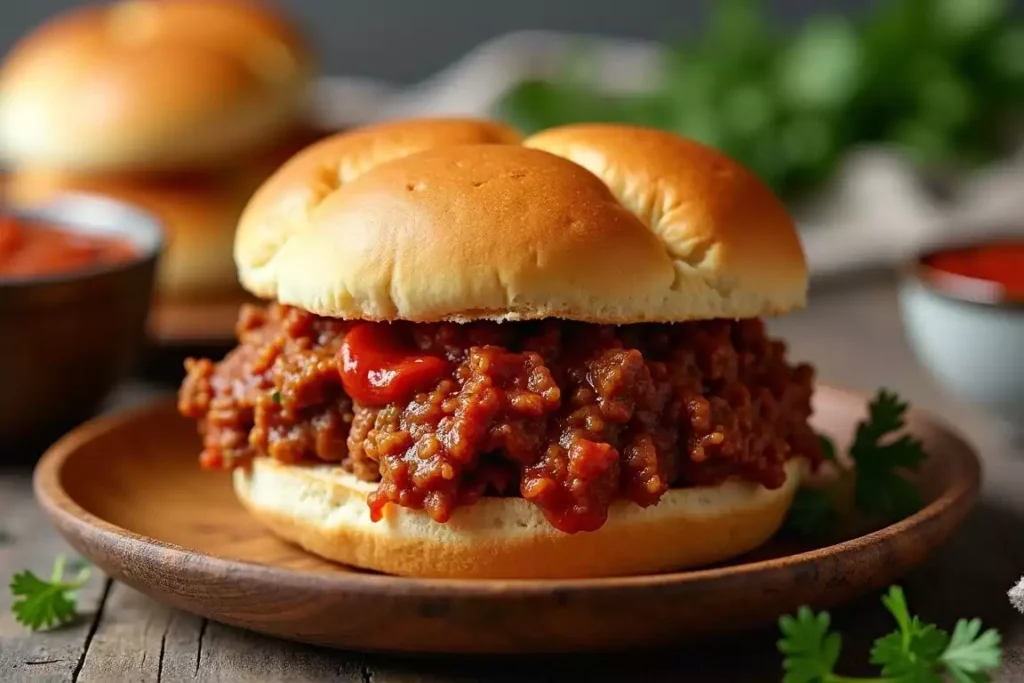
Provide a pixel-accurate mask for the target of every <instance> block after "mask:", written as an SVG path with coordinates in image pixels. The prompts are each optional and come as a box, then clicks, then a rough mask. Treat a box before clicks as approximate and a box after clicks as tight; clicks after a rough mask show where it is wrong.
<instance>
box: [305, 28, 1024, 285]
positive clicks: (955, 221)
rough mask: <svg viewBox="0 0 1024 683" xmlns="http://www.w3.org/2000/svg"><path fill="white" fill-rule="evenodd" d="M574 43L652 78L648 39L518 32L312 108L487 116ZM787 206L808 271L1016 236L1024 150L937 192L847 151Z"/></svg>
mask: <svg viewBox="0 0 1024 683" xmlns="http://www.w3.org/2000/svg"><path fill="white" fill-rule="evenodd" d="M579 46H586V47H587V48H588V49H589V50H591V52H590V54H592V55H593V57H594V60H595V61H594V63H593V64H592V65H591V66H592V68H593V72H594V73H596V74H599V80H598V83H599V85H600V87H602V88H605V89H607V90H608V91H614V92H627V91H642V90H644V89H647V88H649V87H650V86H651V84H652V83H653V82H654V79H655V77H656V71H657V64H658V51H657V46H656V45H655V44H653V43H648V42H642V41H630V40H610V39H607V38H599V37H595V36H582V35H573V34H562V33H550V32H536V31H531V32H517V33H510V34H507V35H505V36H502V37H499V38H496V39H494V40H492V41H490V42H487V43H484V44H483V45H481V46H479V47H478V48H476V49H474V50H472V51H471V52H470V53H469V54H467V55H466V56H465V57H463V58H462V59H460V60H459V61H457V62H456V63H454V64H452V65H451V66H449V67H447V68H446V69H444V70H442V71H441V72H439V73H437V74H435V75H433V76H431V77H430V78H427V79H426V80H424V81H423V82H421V83H418V84H415V85H413V86H410V87H404V88H403V87H397V86H395V85H393V84H388V83H383V82H380V81H372V80H367V79H359V78H347V77H340V78H328V79H324V80H323V81H322V82H321V83H320V84H319V85H318V88H317V92H316V108H315V110H316V111H317V112H318V117H319V118H320V120H321V122H322V123H324V124H326V125H329V126H341V127H343V126H351V125H359V124H363V123H368V122H372V121H378V120H385V119H392V118H400V117H405V116H427V115H466V116H488V115H490V114H492V113H493V108H494V106H495V105H496V103H497V102H498V101H499V99H500V98H501V97H502V95H504V94H505V93H506V92H507V91H508V90H509V89H510V88H511V87H513V86H514V85H515V84H516V83H518V82H520V81H521V80H523V79H526V78H545V77H551V76H554V75H556V74H557V73H558V72H559V69H560V68H561V66H562V65H563V64H564V61H565V59H566V58H567V57H568V55H569V54H570V53H571V51H572V50H575V49H577V48H578V47H579ZM793 211H794V214H795V215H796V216H797V222H798V223H799V225H800V228H801V234H802V236H803V240H804V246H805V249H806V250H807V255H808V260H809V263H810V268H811V273H812V275H815V276H823V275H824V276H828V275H834V274H841V273H846V272H850V271H857V270H860V269H864V268H873V267H885V266H891V265H895V264H897V263H899V262H901V261H903V260H904V259H906V258H908V257H909V256H910V255H912V254H914V253H917V252H920V251H921V250H924V249H928V248H932V247H934V246H938V245H942V244H947V243H960V242H970V241H973V240H980V239H984V238H989V237H994V236H1006V235H1024V158H1022V156H1018V157H1015V158H1012V159H1007V160H1006V161H1005V162H1004V163H1001V164H998V165H995V166H993V167H990V168H986V169H983V170H981V171H979V172H977V173H975V174H974V175H972V176H970V177H968V178H965V179H963V180H962V181H961V182H960V183H959V184H958V185H957V186H955V187H953V188H952V193H951V196H950V197H947V198H944V199H941V200H940V199H938V198H937V197H935V196H934V193H932V192H929V191H928V190H927V189H926V187H925V185H924V183H923V182H922V181H921V179H920V178H919V177H918V175H917V174H916V173H915V171H914V170H913V169H912V168H911V167H910V166H909V165H908V164H907V163H906V162H905V161H904V160H903V159H901V158H900V157H899V156H898V155H896V154H894V153H893V152H891V151H889V150H886V149H864V150H860V151H858V152H856V153H853V154H850V155H849V156H848V158H847V159H846V160H845V162H844V164H843V165H842V167H841V168H840V169H839V171H838V172H837V174H836V176H835V177H834V179H833V181H832V182H831V183H830V185H829V186H828V187H827V188H825V189H824V190H823V191H822V192H821V194H820V196H818V197H817V198H816V200H815V201H814V202H813V204H812V205H809V206H803V207H794V208H793Z"/></svg>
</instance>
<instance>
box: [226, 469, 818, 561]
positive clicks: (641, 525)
mask: <svg viewBox="0 0 1024 683" xmlns="http://www.w3.org/2000/svg"><path fill="white" fill-rule="evenodd" d="M804 470H805V466H804V461H803V460H802V459H794V460H791V461H789V462H788V463H787V464H786V482H785V483H784V484H783V485H782V486H781V487H780V488H778V489H774V490H769V489H766V488H764V487H763V486H760V485H758V484H754V483H752V482H747V481H735V480H732V481H727V482H725V483H723V484H720V485H718V486H714V487H700V488H682V489H672V490H670V491H668V492H667V493H665V495H663V496H662V498H661V500H660V501H659V502H658V504H657V505H653V506H651V507H648V508H641V507H639V506H638V505H635V504H633V503H630V502H628V501H617V502H616V503H615V504H613V505H612V508H611V510H610V512H609V515H608V521H607V522H606V523H605V524H604V526H602V527H601V528H600V529H599V530H597V531H593V532H587V533H578V534H566V533H562V532H560V531H558V530H557V529H555V528H553V527H552V526H551V524H550V523H548V521H547V520H546V519H545V518H544V515H543V514H542V513H541V511H540V509H539V508H537V507H536V506H535V505H533V504H532V503H528V502H527V501H526V500H524V499H522V498H482V499H480V500H478V501H477V502H476V503H473V504H472V505H468V506H466V507H461V508H457V509H456V510H455V511H454V512H453V514H452V517H451V519H450V520H449V521H448V522H447V523H445V524H439V523H437V522H434V521H433V520H431V519H430V517H429V516H428V515H427V514H426V513H425V512H423V511H422V510H409V509H406V508H402V507H398V506H396V505H393V504H390V505H388V506H387V507H386V508H385V509H384V518H383V519H382V520H381V521H380V522H371V521H370V511H369V508H368V507H367V505H366V496H367V494H369V493H370V492H371V491H373V490H374V489H375V488H376V484H373V483H368V482H364V481H359V480H358V479H356V478H355V477H354V476H352V475H351V474H349V473H347V472H345V471H344V470H342V469H340V468H338V467H336V466H329V465H309V466H297V465H285V464H282V463H280V462H278V461H276V460H273V459H271V458H257V459H256V460H255V461H254V462H253V464H252V466H251V467H250V468H239V469H236V470H235V473H234V484H235V492H236V494H237V495H238V497H239V499H240V500H241V501H242V503H243V505H244V506H245V507H246V508H247V509H248V510H249V512H250V513H252V514H253V515H254V516H255V517H256V518H257V519H258V520H259V521H260V522H262V523H263V524H265V525H266V526H267V527H269V528H270V529H271V530H272V531H273V532H274V533H275V534H277V535H278V536H280V537H281V538H284V539H285V540H288V541H292V542H293V543H296V544H298V545H299V546H301V547H303V548H305V549H306V550H308V551H310V552H312V553H315V554H316V555H319V556H321V557H324V558H326V559H329V560H334V561H336V562H341V563H343V564H347V565H351V566H354V567H359V568H362V569H372V570H376V571H380V572H385V573H388V574H398V575H403V576H417V577H437V578H492V579H499V578H501V579H540V578H548V579H553V578H587V577H600V576H624V575H635V574H648V573H654V572H664V571H671V570H679V569H687V568H692V567H698V566H702V565H707V564H711V563H714V562H719V561H722V560H726V559H729V558H731V557H735V556H737V555H740V554H742V553H745V552H747V551H749V550H752V549H754V548H756V547H758V546H760V545H761V544H763V543H764V542H765V541H767V540H768V538H770V537H771V536H772V534H774V533H775V532H776V531H777V530H778V529H779V526H781V524H782V520H783V518H784V517H785V514H786V511H787V509H788V508H789V505H790V503H791V502H792V500H793V494H794V493H795V492H796V488H797V486H798V485H799V483H800V479H801V478H802V476H803V473H804Z"/></svg>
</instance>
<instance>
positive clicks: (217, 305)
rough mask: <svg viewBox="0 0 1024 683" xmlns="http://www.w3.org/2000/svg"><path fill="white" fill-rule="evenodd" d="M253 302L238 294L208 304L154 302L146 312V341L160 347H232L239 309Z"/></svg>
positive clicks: (209, 301) (207, 302) (195, 302)
mask: <svg viewBox="0 0 1024 683" xmlns="http://www.w3.org/2000/svg"><path fill="white" fill-rule="evenodd" d="M253 302H255V299H253V298H251V297H249V296H247V295H245V294H242V293H239V294H237V295H234V296H228V297H221V298H216V299H212V300H208V301H192V302H159V301H158V302H155V303H154V304H153V306H152V308H151V309H150V313H149V338H150V342H151V343H152V344H155V345H156V346H160V347H177V346H198V345H221V344H223V345H228V346H234V345H235V343H236V338H235V323H237V322H238V309H239V308H240V307H241V306H242V304H244V303H253Z"/></svg>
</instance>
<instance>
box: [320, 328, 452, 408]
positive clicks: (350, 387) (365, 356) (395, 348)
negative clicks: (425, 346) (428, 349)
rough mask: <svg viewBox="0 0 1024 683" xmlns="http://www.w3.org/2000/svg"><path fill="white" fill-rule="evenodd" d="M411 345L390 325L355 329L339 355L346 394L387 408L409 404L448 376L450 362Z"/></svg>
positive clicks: (362, 401) (365, 402) (367, 403)
mask: <svg viewBox="0 0 1024 683" xmlns="http://www.w3.org/2000/svg"><path fill="white" fill-rule="evenodd" d="M408 342H409V343H408V344H403V343H402V340H401V339H399V337H398V335H397V334H396V333H395V331H394V330H392V328H391V327H390V326H388V325H375V324H372V323H370V324H362V325H356V326H355V327H353V328H352V329H351V330H350V331H349V333H348V334H347V335H345V341H344V342H342V345H341V351H340V352H339V354H338V365H339V366H340V370H341V383H342V385H343V386H344V387H345V393H347V394H348V395H349V396H350V397H352V398H353V399H355V400H356V401H358V402H359V403H361V404H362V405H364V406H383V405H387V404H388V403H397V402H399V401H408V400H409V399H410V398H412V397H413V396H414V395H416V393H417V392H420V391H423V390H424V389H427V388H429V387H432V386H434V385H435V384H437V382H438V381H439V380H440V379H441V378H442V377H444V376H445V375H446V374H448V372H449V363H448V361H447V360H446V359H444V358H441V357H440V356H435V355H429V354H424V353H420V352H419V351H418V350H417V349H416V347H415V346H413V345H412V341H411V340H408Z"/></svg>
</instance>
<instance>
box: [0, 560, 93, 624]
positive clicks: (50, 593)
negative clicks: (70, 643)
mask: <svg viewBox="0 0 1024 683" xmlns="http://www.w3.org/2000/svg"><path fill="white" fill-rule="evenodd" d="M66 565H67V558H66V557H64V556H63V555H59V556H58V557H57V559H56V560H55V561H54V563H53V572H52V573H51V575H50V580H49V581H44V580H43V579H41V578H39V577H38V576H36V575H35V574H33V573H32V572H30V571H23V572H18V573H17V574H15V575H14V576H13V577H11V594H12V595H13V596H14V597H15V598H18V599H17V600H16V601H15V602H14V604H13V605H12V606H11V609H12V611H13V612H14V618H15V619H17V620H18V621H19V622H20V623H22V624H24V625H25V626H27V627H28V628H29V629H31V630H33V631H39V630H45V629H50V628H53V627H54V626H60V625H62V624H66V623H68V622H69V621H71V620H72V619H74V618H75V616H76V615H77V612H76V607H77V603H78V590H79V589H80V588H81V587H82V586H84V585H85V582H86V581H88V580H89V568H88V567H82V568H80V569H79V570H78V572H77V573H76V574H74V576H73V578H71V579H66V578H65V577H64V572H65V567H66Z"/></svg>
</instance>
